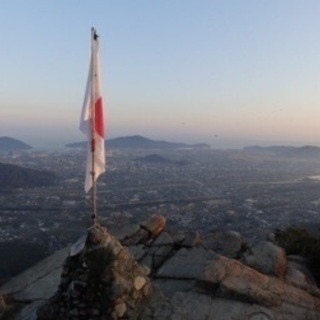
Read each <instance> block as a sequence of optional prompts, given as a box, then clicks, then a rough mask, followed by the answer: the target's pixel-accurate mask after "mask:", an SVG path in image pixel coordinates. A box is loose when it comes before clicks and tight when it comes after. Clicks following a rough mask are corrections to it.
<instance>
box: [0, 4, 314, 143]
mask: <svg viewBox="0 0 320 320" xmlns="http://www.w3.org/2000/svg"><path fill="white" fill-rule="evenodd" d="M319 17H320V1H319V0H313V1H310V0H299V1H297V0H241V1H240V0H233V1H231V0H219V1H218V0H161V1H160V0H158V1H156V0H153V1H152V0H118V1H117V0H113V1H111V0H109V1H107V0H95V1H88V0H67V1H62V0H60V1H48V0H47V1H40V0H28V1H26V0H20V1H19V0H3V1H1V2H0V39H1V40H0V41H1V47H0V61H1V62H0V65H1V68H0V71H1V72H0V84H1V94H0V112H1V113H0V115H1V117H0V136H4V135H6V136H12V137H15V138H17V139H21V140H23V141H24V142H27V143H30V144H32V145H42V146H43V145H52V146H54V145H57V144H61V145H63V144H65V143H68V142H74V141H79V140H84V137H83V136H82V134H81V132H80V131H79V129H78V127H79V117H80V112H81V106H82V101H83V96H84V90H85V84H86V79H87V72H88V66H89V57H90V29H91V27H92V26H93V27H95V28H96V29H97V32H98V34H99V35H100V53H101V60H102V68H103V69H102V75H103V79H102V80H103V91H104V99H105V104H106V106H105V108H106V110H105V112H106V118H107V119H106V132H107V135H108V137H109V138H113V137H117V136H122V135H132V134H141V135H145V136H147V137H150V138H152V139H167V140H171V141H181V142H188V141H189V142H208V143H210V144H212V146H213V147H221V146H224V147H231V146H242V145H245V144H250V143H261V144H271V143H272V144H281V143H292V144H317V145H320V18H319Z"/></svg>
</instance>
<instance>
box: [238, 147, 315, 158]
mask: <svg viewBox="0 0 320 320" xmlns="http://www.w3.org/2000/svg"><path fill="white" fill-rule="evenodd" d="M243 150H244V151H247V152H250V153H256V154H261V155H275V156H281V157H292V158H319V159H320V148H319V147H316V146H303V147H292V146H270V147H261V146H249V147H245V148H243Z"/></svg>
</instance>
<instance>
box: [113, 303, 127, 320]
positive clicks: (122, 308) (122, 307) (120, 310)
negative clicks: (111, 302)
mask: <svg viewBox="0 0 320 320" xmlns="http://www.w3.org/2000/svg"><path fill="white" fill-rule="evenodd" d="M114 311H115V312H116V314H117V316H118V317H120V318H121V317H123V316H124V314H125V313H126V311H127V306H126V304H125V303H124V302H121V303H119V304H117V305H116V306H115V307H114Z"/></svg>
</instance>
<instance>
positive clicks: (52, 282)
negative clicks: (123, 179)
mask: <svg viewBox="0 0 320 320" xmlns="http://www.w3.org/2000/svg"><path fill="white" fill-rule="evenodd" d="M269 239H272V237H270V238H269ZM0 290H1V293H2V294H1V295H0V315H3V316H4V318H5V319H6V320H8V319H9V320H10V319H12V320H32V319H34V320H35V319H37V320H53V319H55V320H67V319H68V320H78V319H79V320H81V319H83V320H84V319H86V320H89V319H91V320H106V319H114V320H120V319H134V320H160V319H161V320H163V319H169V320H170V319H171V320H195V319H196V320H208V319H210V320H303V319H305V320H319V319H320V289H319V288H318V286H317V284H316V282H315V280H314V279H313V277H312V275H311V273H310V272H309V270H308V268H307V267H306V264H305V261H304V259H303V258H302V257H298V256H287V255H286V253H285V251H284V250H283V249H282V248H280V247H278V246H277V245H276V244H275V243H273V242H272V241H263V242H260V243H257V244H254V245H250V244H248V243H247V242H246V241H244V239H243V238H242V236H241V235H240V234H239V233H238V232H235V231H217V230H214V231H211V232H209V233H206V234H200V233H198V232H190V231H182V230H176V229H172V228H170V227H169V226H167V225H166V219H165V218H164V217H163V216H161V215H156V214H154V215H152V216H150V217H149V219H147V221H145V222H143V223H141V224H131V225H123V226H113V227H111V226H110V227H109V229H108V230H107V229H106V228H103V227H101V226H99V225H97V226H93V227H92V228H90V229H88V230H87V231H86V232H85V234H84V235H82V236H81V237H80V238H79V240H78V241H77V242H76V243H75V244H74V245H72V246H71V247H68V248H65V249H63V250H60V251H57V252H56V253H55V254H53V255H52V256H50V257H48V258H46V259H45V260H43V261H41V262H40V263H38V264H37V265H36V266H34V267H33V268H31V269H29V270H26V271H25V272H24V273H23V274H21V275H19V276H18V277H16V278H14V279H12V280H10V281H9V282H7V283H5V284H4V285H3V286H2V287H1V288H0Z"/></svg>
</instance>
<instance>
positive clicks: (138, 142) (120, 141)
mask: <svg viewBox="0 0 320 320" xmlns="http://www.w3.org/2000/svg"><path fill="white" fill-rule="evenodd" d="M106 145H107V147H108V148H111V149H124V148H132V149H177V148H210V145H208V144H206V143H198V144H186V143H176V142H168V141H164V140H161V141H157V140H151V139H148V138H146V137H143V136H139V135H135V136H128V137H119V138H115V139H110V140H107V141H106ZM66 147H68V148H86V147H87V142H86V141H85V142H77V143H69V144H67V145H66Z"/></svg>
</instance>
